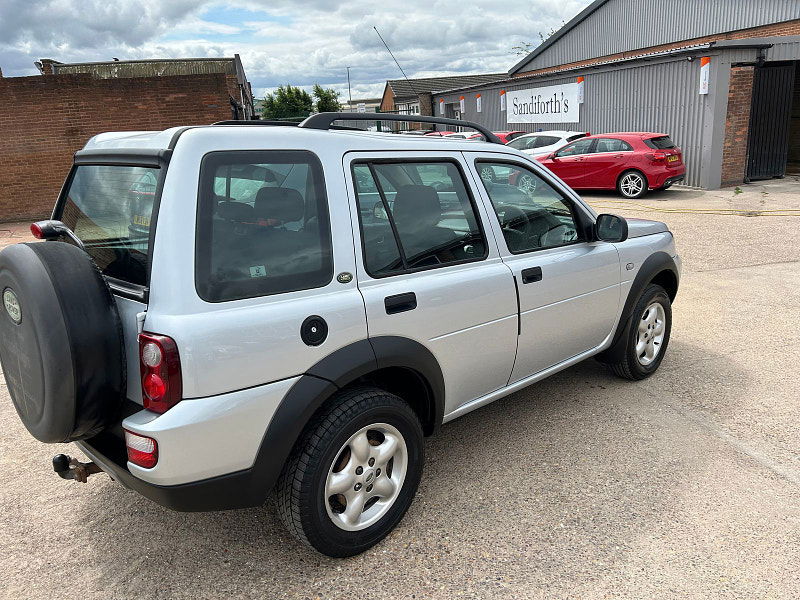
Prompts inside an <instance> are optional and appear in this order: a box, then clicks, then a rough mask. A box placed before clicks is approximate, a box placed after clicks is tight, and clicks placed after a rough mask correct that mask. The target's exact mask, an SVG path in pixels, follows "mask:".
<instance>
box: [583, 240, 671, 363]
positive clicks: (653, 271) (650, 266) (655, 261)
mask: <svg viewBox="0 0 800 600" xmlns="http://www.w3.org/2000/svg"><path fill="white" fill-rule="evenodd" d="M665 271H668V272H670V273H672V275H673V276H674V277H675V291H674V293H673V294H672V298H674V297H675V294H677V293H678V286H679V285H680V273H679V271H678V267H677V265H676V264H675V260H674V259H673V258H672V257H671V256H670V255H669V254H667V253H666V252H663V251H659V252H654V253H653V254H651V255H650V256H648V257H647V258H646V259H645V261H644V262H643V263H642V266H641V267H639V271H638V272H637V273H636V277H634V279H633V283H631V287H630V290H629V291H628V296H627V298H626V299H625V304H624V305H623V307H622V311H621V313H620V318H619V323H618V324H617V329H616V331H615V332H614V337H613V338H612V342H611V345H610V346H609V347H608V349H606V350H604V351H603V352H601V353H600V354H598V355H597V356H596V357H595V358H597V359H598V360H600V361H601V362H609V363H613V362H618V361H620V360H622V358H623V357H624V356H625V341H626V340H627V339H628V332H629V331H630V317H631V313H632V312H633V308H634V307H635V306H636V303H637V302H638V301H639V298H641V296H642V292H644V290H645V288H646V287H647V286H648V285H649V284H650V283H651V282H652V281H653V280H654V279H655V278H656V277H657V276H658V275H660V274H661V273H663V272H665Z"/></svg>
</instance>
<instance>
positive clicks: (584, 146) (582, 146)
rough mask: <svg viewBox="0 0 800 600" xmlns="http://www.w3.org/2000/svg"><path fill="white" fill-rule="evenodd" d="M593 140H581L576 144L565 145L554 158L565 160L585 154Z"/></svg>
mask: <svg viewBox="0 0 800 600" xmlns="http://www.w3.org/2000/svg"><path fill="white" fill-rule="evenodd" d="M593 142H594V139H586V138H582V139H580V140H578V141H576V142H572V143H571V144H567V145H566V146H564V147H563V148H562V149H561V150H559V151H558V152H556V156H558V157H559V158H565V157H568V156H576V155H578V154H587V153H588V152H589V151H590V149H591V147H592V143H593Z"/></svg>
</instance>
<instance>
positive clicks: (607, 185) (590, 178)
mask: <svg viewBox="0 0 800 600" xmlns="http://www.w3.org/2000/svg"><path fill="white" fill-rule="evenodd" d="M632 156H633V148H632V147H631V145H630V144H629V143H628V142H626V141H624V140H620V139H616V138H597V139H596V141H595V145H594V147H593V151H592V153H591V154H587V155H586V156H585V157H584V161H583V165H584V182H583V183H584V187H587V188H598V189H613V188H615V187H616V185H617V176H618V175H619V174H620V173H622V171H623V170H624V169H625V168H626V166H631V163H630V161H631V157H632Z"/></svg>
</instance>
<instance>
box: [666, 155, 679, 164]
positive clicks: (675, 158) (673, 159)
mask: <svg viewBox="0 0 800 600" xmlns="http://www.w3.org/2000/svg"><path fill="white" fill-rule="evenodd" d="M667 162H678V155H677V154H670V155H669V156H668V157H667Z"/></svg>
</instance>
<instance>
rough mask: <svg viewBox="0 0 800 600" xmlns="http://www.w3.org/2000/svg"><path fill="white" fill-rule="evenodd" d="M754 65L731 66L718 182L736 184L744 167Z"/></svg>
mask: <svg viewBox="0 0 800 600" xmlns="http://www.w3.org/2000/svg"><path fill="white" fill-rule="evenodd" d="M753 74H754V68H753V67H752V66H749V67H731V81H730V86H729V87H728V114H727V115H726V117H725V138H724V140H723V143H722V185H723V186H726V185H738V184H740V183H742V182H743V181H744V176H745V172H746V169H747V133H748V129H749V127H750V106H751V103H752V99H753Z"/></svg>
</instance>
